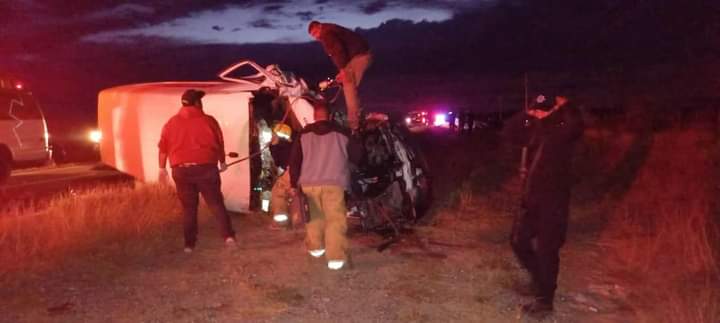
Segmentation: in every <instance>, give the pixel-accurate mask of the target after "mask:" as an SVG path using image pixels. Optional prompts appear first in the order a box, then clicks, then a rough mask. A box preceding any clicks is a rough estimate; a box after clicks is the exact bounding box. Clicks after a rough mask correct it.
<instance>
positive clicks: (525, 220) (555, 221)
mask: <svg viewBox="0 0 720 323" xmlns="http://www.w3.org/2000/svg"><path fill="white" fill-rule="evenodd" d="M543 204H545V205H543ZM567 222H568V206H567V204H565V205H557V204H555V205H552V204H550V203H540V204H536V205H526V209H525V211H524V212H523V213H522V214H520V215H518V216H517V217H516V218H515V222H514V223H513V230H512V237H511V241H510V243H511V245H512V248H513V251H514V252H515V256H516V257H517V258H518V261H519V262H520V264H521V265H522V266H523V267H524V268H525V269H527V271H528V272H529V273H530V277H531V278H532V280H533V283H534V284H535V286H536V287H537V289H538V293H539V294H538V295H537V296H538V298H539V300H540V301H542V302H546V303H549V304H552V302H553V299H554V297H555V289H556V288H557V277H558V269H559V265H560V248H561V247H562V246H563V244H564V243H565V236H566V233H567Z"/></svg>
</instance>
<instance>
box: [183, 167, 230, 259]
mask: <svg viewBox="0 0 720 323" xmlns="http://www.w3.org/2000/svg"><path fill="white" fill-rule="evenodd" d="M172 177H173V180H174V181H175V188H176V189H177V195H178V198H179V199H180V203H181V204H182V209H183V230H184V232H185V246H186V247H194V246H195V242H196V241H197V233H198V217H197V212H198V193H200V194H202V196H203V199H205V203H207V205H208V207H209V208H210V211H212V213H213V214H214V215H215V218H216V219H217V221H218V224H220V234H221V235H222V237H223V238H228V237H234V236H235V232H234V231H233V228H232V223H231V222H230V217H229V216H228V214H227V210H226V209H225V203H224V202H223V195H222V192H221V191H220V173H219V172H218V169H217V166H216V165H213V164H205V165H195V166H188V167H174V168H173V170H172Z"/></svg>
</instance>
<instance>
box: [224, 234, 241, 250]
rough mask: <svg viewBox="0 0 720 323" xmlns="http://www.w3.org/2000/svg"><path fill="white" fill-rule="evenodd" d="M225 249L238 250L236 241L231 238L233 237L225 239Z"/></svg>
mask: <svg viewBox="0 0 720 323" xmlns="http://www.w3.org/2000/svg"><path fill="white" fill-rule="evenodd" d="M225 248H226V249H231V250H232V249H237V248H238V244H237V241H236V240H235V238H233V237H227V238H225Z"/></svg>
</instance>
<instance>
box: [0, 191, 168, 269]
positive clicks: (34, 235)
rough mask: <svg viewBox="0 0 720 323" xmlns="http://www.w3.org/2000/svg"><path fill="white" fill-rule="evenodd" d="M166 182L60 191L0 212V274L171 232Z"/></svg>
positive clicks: (135, 244)
mask: <svg viewBox="0 0 720 323" xmlns="http://www.w3.org/2000/svg"><path fill="white" fill-rule="evenodd" d="M178 212H179V205H178V203H177V202H176V200H175V197H174V193H173V192H172V188H171V187H166V186H157V185H143V186H140V187H138V188H131V187H127V186H126V185H123V186H100V187H96V188H92V189H87V190H83V191H78V192H73V193H70V194H65V195H61V196H58V197H56V198H54V199H52V200H51V201H50V202H49V203H48V204H47V205H46V206H44V207H42V208H33V207H26V206H22V207H21V206H18V207H9V208H5V211H4V212H3V213H2V214H0V264H2V265H0V274H4V273H5V274H6V273H10V272H14V271H27V270H42V269H43V268H47V267H52V265H53V264H55V263H57V262H58V261H62V260H63V259H66V258H68V257H70V256H73V255H83V254H89V253H92V252H93V251H97V250H102V249H104V248H105V249H108V248H109V249H119V250H120V251H123V250H130V249H132V250H133V251H142V249H147V248H150V246H152V245H153V244H155V243H158V242H160V241H164V240H166V238H167V235H168V234H171V233H176V232H175V231H177V230H176V227H175V226H174V224H175V223H177V221H178V216H177V214H178Z"/></svg>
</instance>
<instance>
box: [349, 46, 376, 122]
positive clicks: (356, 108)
mask: <svg viewBox="0 0 720 323" xmlns="http://www.w3.org/2000/svg"><path fill="white" fill-rule="evenodd" d="M372 61H373V58H372V54H371V53H367V54H363V55H358V56H355V57H353V58H352V59H351V60H350V62H348V64H347V65H345V67H343V94H344V95H345V105H346V106H347V113H348V125H349V126H350V128H351V129H357V127H358V125H359V119H360V97H359V96H358V93H357V87H358V86H360V81H362V78H363V75H364V74H365V70H367V68H368V67H369V66H370V65H371V64H372Z"/></svg>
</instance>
